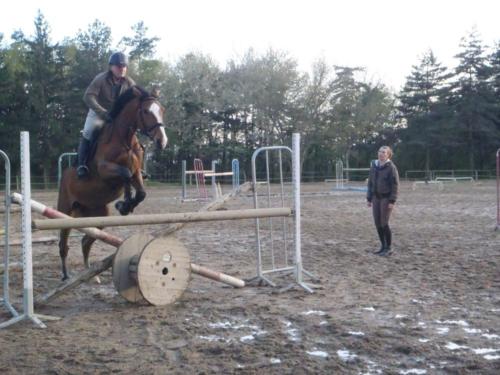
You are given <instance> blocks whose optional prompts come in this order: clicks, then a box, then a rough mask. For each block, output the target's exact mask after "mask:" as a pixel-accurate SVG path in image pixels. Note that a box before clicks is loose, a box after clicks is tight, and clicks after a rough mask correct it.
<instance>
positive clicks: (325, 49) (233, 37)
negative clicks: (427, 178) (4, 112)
mask: <svg viewBox="0 0 500 375" xmlns="http://www.w3.org/2000/svg"><path fill="white" fill-rule="evenodd" d="M38 9H40V10H41V11H42V13H43V15H44V16H45V18H46V20H47V22H48V23H49V25H50V27H51V30H52V33H51V37H52V41H60V40H62V39H63V38H64V37H73V36H75V35H76V33H77V32H78V30H79V29H81V30H86V29H87V27H88V25H89V24H90V23H92V22H93V21H94V20H95V19H99V20H100V21H102V22H104V23H105V24H106V25H107V26H110V27H111V30H112V35H113V38H114V40H113V41H114V43H117V42H118V41H119V39H120V38H121V37H122V36H124V35H129V36H130V35H132V31H131V29H130V28H131V26H132V25H134V24H136V23H137V22H139V21H144V23H145V25H146V26H147V27H148V28H149V36H158V37H160V38H161V41H160V42H159V43H158V48H157V56H158V57H161V58H163V59H164V60H167V61H175V60H176V59H177V58H178V57H179V56H182V55H183V54H185V53H186V52H190V51H197V52H202V53H204V54H209V55H210V56H212V57H213V58H214V59H215V61H217V62H218V63H219V64H220V65H221V66H222V67H223V66H224V64H225V62H226V61H227V60H228V59H231V58H237V59H238V58H240V57H241V56H242V55H243V53H244V52H245V51H246V50H248V48H250V47H253V48H254V49H255V50H256V51H257V52H258V53H264V52H265V51H266V50H267V49H268V48H269V47H273V48H275V49H279V50H283V51H287V52H289V54H290V55H291V56H292V57H294V58H296V59H297V60H298V62H299V68H300V69H301V70H303V71H309V70H310V68H311V64H312V62H313V61H315V60H317V59H319V58H324V59H325V60H326V61H327V62H328V63H330V64H332V65H333V64H336V65H348V66H363V67H366V68H367V78H368V79H370V80H373V81H381V82H383V83H385V84H387V85H388V86H389V87H391V88H393V89H395V90H397V89H399V88H400V86H401V85H402V84H403V83H404V81H405V77H406V76H407V75H408V74H409V73H410V71H411V67H412V65H415V64H417V63H418V61H419V57H420V56H421V55H422V53H424V52H425V51H426V50H428V49H429V48H431V49H432V50H433V51H434V53H435V54H436V56H437V57H438V59H439V60H440V61H441V62H442V63H443V64H445V65H446V66H448V67H452V66H454V65H455V60H454V59H453V56H454V55H455V54H457V53H458V51H459V43H460V39H461V38H462V37H464V36H465V35H466V34H468V33H469V32H470V31H471V30H472V28H473V27H476V28H477V30H478V32H479V35H480V36H481V39H482V40H483V42H484V43H485V44H487V45H489V46H491V45H493V44H494V43H496V42H498V41H500V26H499V15H500V1H498V0H470V1H465V0H413V1H408V0H345V1H335V0H330V1H328V0H174V1H172V0H162V1H145V0H142V1H130V0H122V1H116V0H115V1H95V0H84V1H61V0H57V1H56V0H37V1H35V0H17V1H16V0H14V1H7V2H3V4H2V9H1V11H0V33H3V34H4V36H5V38H6V39H7V40H10V39H9V37H10V35H11V34H12V31H13V30H16V29H21V30H23V31H24V32H25V34H28V35H32V34H33V31H34V26H33V21H34V19H35V16H36V14H37V10H38ZM5 38H4V41H5Z"/></svg>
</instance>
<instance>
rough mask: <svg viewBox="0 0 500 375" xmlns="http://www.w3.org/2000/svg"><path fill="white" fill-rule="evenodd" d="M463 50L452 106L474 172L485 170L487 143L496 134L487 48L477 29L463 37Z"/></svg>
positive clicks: (454, 83)
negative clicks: (488, 89)
mask: <svg viewBox="0 0 500 375" xmlns="http://www.w3.org/2000/svg"><path fill="white" fill-rule="evenodd" d="M460 47H461V49H462V51H461V52H460V53H458V54H457V55H456V57H457V58H458V59H459V63H458V66H457V67H456V68H455V75H454V78H453V81H454V82H453V85H452V90H453V96H452V102H451V104H452V105H453V109H454V112H455V123H456V129H457V131H458V133H459V135H460V137H461V138H462V139H463V140H464V141H463V143H464V144H465V145H466V149H467V159H468V164H469V168H470V169H471V170H474V169H476V167H479V168H482V167H483V165H484V160H485V159H484V157H483V155H482V153H483V151H484V150H485V148H484V147H485V143H489V141H488V140H489V139H492V137H495V136H496V132H495V127H494V123H493V121H492V119H491V118H489V117H490V116H489V115H488V114H489V108H488V100H487V97H488V94H487V84H486V80H485V77H484V72H485V70H486V58H485V47H484V46H483V44H482V42H481V40H480V39H479V35H478V32H477V30H475V29H473V30H472V31H471V32H470V33H469V34H468V35H467V36H466V37H464V38H462V40H461V43H460ZM478 162H479V165H478Z"/></svg>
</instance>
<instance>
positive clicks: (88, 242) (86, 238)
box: [82, 235, 101, 284]
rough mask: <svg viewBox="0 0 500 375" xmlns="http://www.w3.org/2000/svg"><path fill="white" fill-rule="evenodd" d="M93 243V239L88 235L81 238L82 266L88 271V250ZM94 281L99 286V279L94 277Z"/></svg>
mask: <svg viewBox="0 0 500 375" xmlns="http://www.w3.org/2000/svg"><path fill="white" fill-rule="evenodd" d="M94 242H95V238H93V237H90V236H89V235H85V236H83V238H82V253H83V264H84V265H85V268H87V269H89V268H90V263H89V254H90V249H91V248H92V244H93V243H94ZM95 281H96V282H97V283H98V284H100V283H101V279H100V278H99V276H96V277H95Z"/></svg>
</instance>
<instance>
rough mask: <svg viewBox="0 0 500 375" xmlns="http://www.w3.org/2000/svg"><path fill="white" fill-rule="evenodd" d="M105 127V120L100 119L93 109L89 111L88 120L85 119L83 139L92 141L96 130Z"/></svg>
mask: <svg viewBox="0 0 500 375" xmlns="http://www.w3.org/2000/svg"><path fill="white" fill-rule="evenodd" d="M103 125H104V120H103V119H102V118H100V117H99V115H98V114H97V113H95V112H94V111H93V110H92V109H89V113H87V118H86V119H85V126H84V127H83V131H82V135H83V138H85V139H86V140H88V141H90V140H91V138H92V134H93V133H94V130H96V129H100V128H102V127H103Z"/></svg>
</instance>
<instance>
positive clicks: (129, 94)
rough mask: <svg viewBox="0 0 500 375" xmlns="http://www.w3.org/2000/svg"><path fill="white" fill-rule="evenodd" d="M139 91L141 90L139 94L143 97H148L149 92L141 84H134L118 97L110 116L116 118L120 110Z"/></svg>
mask: <svg viewBox="0 0 500 375" xmlns="http://www.w3.org/2000/svg"><path fill="white" fill-rule="evenodd" d="M137 91H139V93H140V94H139V96H140V98H141V99H145V98H147V97H148V96H150V95H149V93H148V92H147V91H146V90H144V89H143V88H142V87H140V86H132V87H131V88H129V89H127V90H126V91H125V92H124V93H123V94H121V95H120V96H119V97H118V99H116V101H115V103H114V104H113V107H112V108H111V111H109V116H110V117H111V118H112V119H113V120H114V119H115V118H116V117H117V116H118V115H119V114H120V112H121V111H122V110H123V108H125V106H126V105H127V103H128V102H130V101H131V100H132V99H135V98H137Z"/></svg>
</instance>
